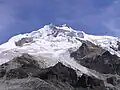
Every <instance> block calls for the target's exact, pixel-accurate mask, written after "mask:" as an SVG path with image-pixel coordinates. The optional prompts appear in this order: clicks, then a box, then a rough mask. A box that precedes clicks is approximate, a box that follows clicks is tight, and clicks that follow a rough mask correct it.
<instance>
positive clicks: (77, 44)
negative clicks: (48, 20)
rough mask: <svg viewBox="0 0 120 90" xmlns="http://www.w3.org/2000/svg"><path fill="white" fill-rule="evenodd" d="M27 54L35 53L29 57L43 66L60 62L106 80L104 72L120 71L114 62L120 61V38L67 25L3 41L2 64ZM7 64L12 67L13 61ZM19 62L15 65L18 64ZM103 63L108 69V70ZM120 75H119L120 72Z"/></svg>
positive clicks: (79, 72)
mask: <svg viewBox="0 0 120 90" xmlns="http://www.w3.org/2000/svg"><path fill="white" fill-rule="evenodd" d="M23 54H25V56H24V55H23ZM26 54H29V55H31V56H33V57H34V58H32V57H31V56H29V55H27V58H28V57H29V58H28V59H30V60H33V59H35V60H36V61H37V62H38V63H39V65H40V68H49V67H51V66H53V67H54V66H55V65H56V64H57V63H58V62H60V63H62V64H63V65H65V66H67V67H69V68H72V69H74V70H75V71H76V73H77V75H78V76H82V75H84V74H85V75H88V76H93V77H95V78H97V79H101V80H103V81H104V79H106V77H104V76H103V75H102V74H104V73H105V74H106V73H108V72H109V73H114V72H113V71H112V70H113V69H115V71H116V72H118V71H119V65H117V67H115V66H110V65H111V64H112V63H115V64H116V60H118V61H119V58H120V38H118V37H113V36H95V35H89V34H86V33H84V32H83V31H81V30H74V29H72V28H71V27H69V26H67V25H66V24H64V25H60V26H57V25H52V24H50V25H45V26H44V27H43V28H41V29H38V30H37V31H32V32H30V33H26V34H19V35H16V36H13V37H12V38H11V39H9V40H8V42H6V43H4V44H1V45H0V65H4V64H5V63H7V62H8V63H10V64H11V62H12V61H13V62H14V60H18V59H19V58H20V60H21V59H24V58H25V60H26ZM16 57H19V58H16ZM21 57H22V58H21ZM109 57H110V58H109ZM31 58H32V59H31ZM114 59H115V60H114ZM19 62H20V61H19ZM27 62H28V61H27ZM30 62H32V61H30ZM15 63H16V62H15ZM24 63H26V61H24ZM115 64H114V65H115ZM117 64H118V62H117ZM7 65H8V67H9V68H11V66H9V64H7ZM16 65H18V64H16ZM16 65H13V66H14V67H16ZM20 65H21V63H20ZM18 66H19V65H18ZM58 66H59V64H58ZM58 66H57V67H58ZM60 66H61V64H60ZM96 66H99V67H100V68H98V67H96ZM101 66H102V67H105V68H106V69H105V70H104V69H103V68H102V67H101ZM5 67H6V66H5ZM111 67H112V68H111ZM12 68H13V67H12ZM0 70H1V69H0ZM0 72H1V71H0ZM101 73H102V74H101ZM117 74H118V75H119V73H117ZM0 75H1V74H0ZM95 90H96V89H95ZM99 90H101V89H99Z"/></svg>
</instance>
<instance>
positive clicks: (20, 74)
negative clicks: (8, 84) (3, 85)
mask: <svg viewBox="0 0 120 90" xmlns="http://www.w3.org/2000/svg"><path fill="white" fill-rule="evenodd" d="M5 77H6V79H13V78H14V79H15V78H17V79H22V78H27V77H28V74H27V73H26V72H24V71H23V70H22V69H19V68H17V69H11V70H10V71H8V72H7V73H6V76H5Z"/></svg>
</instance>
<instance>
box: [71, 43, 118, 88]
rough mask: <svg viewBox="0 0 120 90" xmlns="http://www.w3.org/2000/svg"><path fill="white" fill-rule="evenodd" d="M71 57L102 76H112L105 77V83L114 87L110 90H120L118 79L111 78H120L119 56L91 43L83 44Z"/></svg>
mask: <svg viewBox="0 0 120 90" xmlns="http://www.w3.org/2000/svg"><path fill="white" fill-rule="evenodd" d="M91 47H92V48H91ZM100 49H101V50H100ZM70 56H71V57H73V58H74V59H75V60H76V61H77V62H78V63H80V64H81V65H83V66H85V67H87V68H89V69H92V70H95V71H97V72H99V73H101V76H102V74H106V75H110V77H109V78H106V77H104V76H103V78H106V81H105V82H106V83H108V84H110V85H112V87H108V88H109V89H108V90H119V89H118V88H119V85H120V82H118V78H114V77H112V76H111V75H115V76H116V77H118V76H120V58H119V57H118V56H116V55H112V54H111V53H110V52H109V51H106V50H103V49H102V48H100V47H98V46H95V45H92V44H90V43H89V42H83V44H82V46H81V47H80V48H79V49H78V50H77V51H75V52H72V53H71V55H70ZM116 87H117V88H116Z"/></svg>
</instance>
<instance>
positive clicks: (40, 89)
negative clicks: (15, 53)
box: [0, 54, 106, 90]
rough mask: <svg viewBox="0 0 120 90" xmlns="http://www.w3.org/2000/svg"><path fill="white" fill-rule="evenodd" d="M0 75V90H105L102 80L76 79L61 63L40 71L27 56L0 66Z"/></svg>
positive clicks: (37, 65) (92, 78) (70, 70)
mask: <svg viewBox="0 0 120 90" xmlns="http://www.w3.org/2000/svg"><path fill="white" fill-rule="evenodd" d="M11 64H12V65H11ZM0 75H1V77H0V90H106V89H105V86H104V83H103V81H102V80H99V79H97V78H95V77H92V76H88V75H85V74H83V75H82V76H81V77H78V76H77V74H76V72H75V71H74V70H73V69H71V68H69V67H66V66H64V65H63V64H62V63H57V64H56V65H55V66H53V67H50V68H46V69H42V68H40V67H39V64H38V63H37V61H36V60H34V59H33V57H32V56H30V55H28V54H24V55H23V56H21V57H16V58H14V59H13V60H11V61H9V62H8V63H5V64H3V65H1V66H0ZM2 81H5V82H2ZM4 87H6V89H1V88H4Z"/></svg>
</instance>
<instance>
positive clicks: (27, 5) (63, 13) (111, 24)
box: [0, 0, 120, 43]
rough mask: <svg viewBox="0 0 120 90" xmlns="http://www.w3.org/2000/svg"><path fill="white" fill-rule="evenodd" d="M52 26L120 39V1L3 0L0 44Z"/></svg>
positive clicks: (0, 2) (0, 16) (0, 11)
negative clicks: (60, 25) (12, 37)
mask: <svg viewBox="0 0 120 90" xmlns="http://www.w3.org/2000/svg"><path fill="white" fill-rule="evenodd" d="M50 23H53V24H57V25H58V24H68V25H69V26H71V27H73V28H74V29H78V30H83V31H84V32H86V33H88V34H95V35H105V34H107V35H113V36H120V0H0V43H3V42H5V41H7V40H8V39H9V38H10V37H11V36H13V35H16V34H19V33H25V32H30V31H32V30H36V29H38V28H41V27H43V26H44V25H45V24H50Z"/></svg>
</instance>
